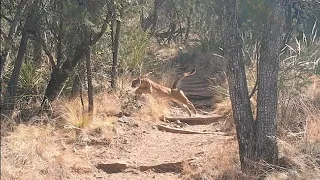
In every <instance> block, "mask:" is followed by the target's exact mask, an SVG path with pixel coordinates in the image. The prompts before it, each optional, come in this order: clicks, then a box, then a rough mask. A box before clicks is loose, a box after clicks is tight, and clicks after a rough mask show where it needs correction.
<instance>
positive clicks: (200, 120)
mask: <svg viewBox="0 0 320 180" xmlns="http://www.w3.org/2000/svg"><path fill="white" fill-rule="evenodd" d="M221 118H222V116H220V115H213V116H209V117H205V116H203V117H165V116H163V117H162V120H163V121H169V122H175V121H178V120H179V121H180V122H183V123H187V124H189V125H203V124H211V123H213V122H217V121H219V120H221Z"/></svg>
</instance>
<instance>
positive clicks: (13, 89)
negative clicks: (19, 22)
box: [4, 31, 29, 110]
mask: <svg viewBox="0 0 320 180" xmlns="http://www.w3.org/2000/svg"><path fill="white" fill-rule="evenodd" d="M28 36H29V35H28V33H27V32H25V31H23V33H22V37H21V40H20V46H19V50H18V55H17V59H16V61H15V64H14V68H13V71H12V74H11V77H10V80H9V83H8V87H7V95H6V96H5V98H4V101H5V110H13V109H14V106H15V96H16V93H17V86H18V79H19V74H20V69H21V66H22V62H23V58H24V55H25V53H26V49H27V43H28V39H29V37H28Z"/></svg>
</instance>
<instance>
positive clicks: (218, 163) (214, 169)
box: [182, 141, 242, 180]
mask: <svg viewBox="0 0 320 180" xmlns="http://www.w3.org/2000/svg"><path fill="white" fill-rule="evenodd" d="M224 143H225V146H215V147H213V148H212V150H211V153H209V154H207V155H206V156H205V157H204V158H202V159H201V160H200V162H196V163H194V162H189V163H185V164H184V166H183V171H182V175H183V179H190V180H191V179H239V177H241V176H242V175H241V171H240V164H239V156H238V146H237V143H236V141H228V142H224Z"/></svg>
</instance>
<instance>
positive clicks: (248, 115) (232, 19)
mask: <svg viewBox="0 0 320 180" xmlns="http://www.w3.org/2000/svg"><path fill="white" fill-rule="evenodd" d="M235 4H237V0H225V2H224V5H225V7H224V14H223V18H224V21H223V38H224V47H223V49H224V58H225V60H226V61H227V76H228V84H229V93H230V99H231V102H232V111H233V117H234V120H235V124H236V131H237V138H238V143H239V154H240V162H241V168H242V170H243V171H244V172H247V171H249V170H250V169H251V167H252V166H250V160H251V159H253V158H254V155H253V153H254V149H253V148H254V147H253V143H252V142H253V137H254V136H253V123H254V121H253V115H252V111H251V106H250V100H249V95H248V86H247V81H246V74H245V66H244V62H243V55H242V50H241V48H242V46H241V39H240V35H239V28H238V23H237V19H238V12H237V6H236V5H235Z"/></svg>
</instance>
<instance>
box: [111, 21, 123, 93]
mask: <svg viewBox="0 0 320 180" xmlns="http://www.w3.org/2000/svg"><path fill="white" fill-rule="evenodd" d="M116 22H117V23H116V32H115V35H114V36H113V37H114V38H113V42H112V70H111V88H112V89H114V90H116V89H117V88H118V87H117V79H118V49H119V38H120V27H121V22H120V21H119V20H116Z"/></svg>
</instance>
